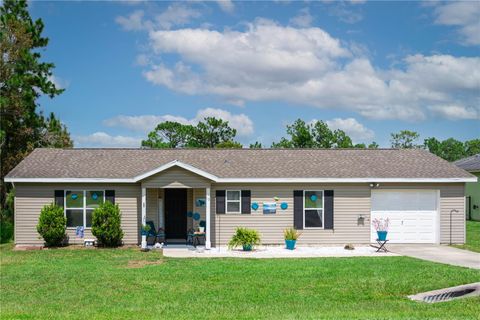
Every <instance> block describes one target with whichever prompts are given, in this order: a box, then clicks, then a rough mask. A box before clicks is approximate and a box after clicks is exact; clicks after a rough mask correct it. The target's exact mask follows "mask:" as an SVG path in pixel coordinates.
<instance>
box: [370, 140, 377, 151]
mask: <svg viewBox="0 0 480 320" xmlns="http://www.w3.org/2000/svg"><path fill="white" fill-rule="evenodd" d="M378 147H379V145H378V143H376V142H375V141H372V143H370V144H369V145H368V149H378Z"/></svg>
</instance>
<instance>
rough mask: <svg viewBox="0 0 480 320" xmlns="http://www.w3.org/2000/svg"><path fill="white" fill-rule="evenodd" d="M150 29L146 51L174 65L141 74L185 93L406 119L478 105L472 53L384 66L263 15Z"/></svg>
mask: <svg viewBox="0 0 480 320" xmlns="http://www.w3.org/2000/svg"><path fill="white" fill-rule="evenodd" d="M149 35H150V41H151V48H152V55H154V56H160V57H161V56H162V55H163V54H171V53H173V54H177V55H178V57H179V58H178V60H177V61H176V62H175V63H174V64H173V65H167V64H158V65H154V66H152V67H151V68H149V69H147V70H145V71H144V77H145V78H146V79H147V80H148V81H150V82H152V83H154V84H156V85H160V86H165V87H167V88H169V89H171V90H174V91H177V92H181V93H186V94H190V95H200V94H201V95H206V94H211V95H217V96H220V97H222V98H224V99H225V101H233V102H240V103H243V102H244V101H284V102H289V103H293V104H298V105H309V106H314V107H318V108H341V109H344V110H349V111H353V112H356V113H359V114H361V115H362V116H365V117H368V118H373V119H402V120H409V121H418V120H423V119H425V118H426V117H427V115H428V114H429V113H430V112H432V110H435V106H444V105H452V104H455V105H461V106H463V107H465V108H467V109H468V108H471V107H472V106H475V105H478V90H479V83H480V58H478V57H454V56H451V55H431V56H424V55H411V56H407V57H405V58H404V59H403V60H401V62H400V63H399V64H397V65H396V67H395V68H393V69H386V70H385V69H383V70H382V69H378V68H375V67H374V66H373V65H372V63H371V61H370V60H369V59H368V58H367V57H366V56H365V53H364V52H363V53H362V51H365V50H358V49H355V48H353V47H352V46H349V47H346V46H345V45H343V44H342V41H341V40H340V39H336V38H333V37H331V36H330V35H329V34H328V33H326V32H325V31H323V30H322V29H320V28H314V27H310V28H300V29H297V28H293V27H291V26H286V27H285V26H280V25H278V24H276V23H274V22H272V21H269V20H264V19H257V20H256V21H255V22H253V23H250V24H249V25H248V27H247V29H246V30H245V31H232V30H225V31H223V32H219V31H215V30H205V29H191V28H186V29H179V30H171V31H169V30H161V31H152V32H150V33H149ZM237 104H238V103H237ZM427 106H429V107H427ZM432 108H433V109H432ZM437 114H438V112H437Z"/></svg>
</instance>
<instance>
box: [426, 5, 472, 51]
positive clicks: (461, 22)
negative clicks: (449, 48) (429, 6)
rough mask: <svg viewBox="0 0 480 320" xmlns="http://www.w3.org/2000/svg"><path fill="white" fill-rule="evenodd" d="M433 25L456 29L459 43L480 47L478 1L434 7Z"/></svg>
mask: <svg viewBox="0 0 480 320" xmlns="http://www.w3.org/2000/svg"><path fill="white" fill-rule="evenodd" d="M434 14H435V16H436V20H435V23H437V24H441V25H447V26H456V27H458V28H459V29H458V33H459V34H460V35H461V37H462V39H460V40H461V42H462V43H463V44H465V45H480V3H479V2H478V1H462V2H449V3H446V4H442V5H439V6H437V7H435V9H434Z"/></svg>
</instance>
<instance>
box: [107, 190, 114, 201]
mask: <svg viewBox="0 0 480 320" xmlns="http://www.w3.org/2000/svg"><path fill="white" fill-rule="evenodd" d="M105 201H110V202H111V203H113V204H115V190H105Z"/></svg>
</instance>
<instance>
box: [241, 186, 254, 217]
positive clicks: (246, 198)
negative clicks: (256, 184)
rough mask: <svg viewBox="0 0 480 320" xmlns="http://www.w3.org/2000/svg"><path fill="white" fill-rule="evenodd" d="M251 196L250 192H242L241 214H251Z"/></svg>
mask: <svg viewBox="0 0 480 320" xmlns="http://www.w3.org/2000/svg"><path fill="white" fill-rule="evenodd" d="M251 195H252V193H251V191H250V190H242V213H247V214H248V213H252V211H251V210H250V199H251Z"/></svg>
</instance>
